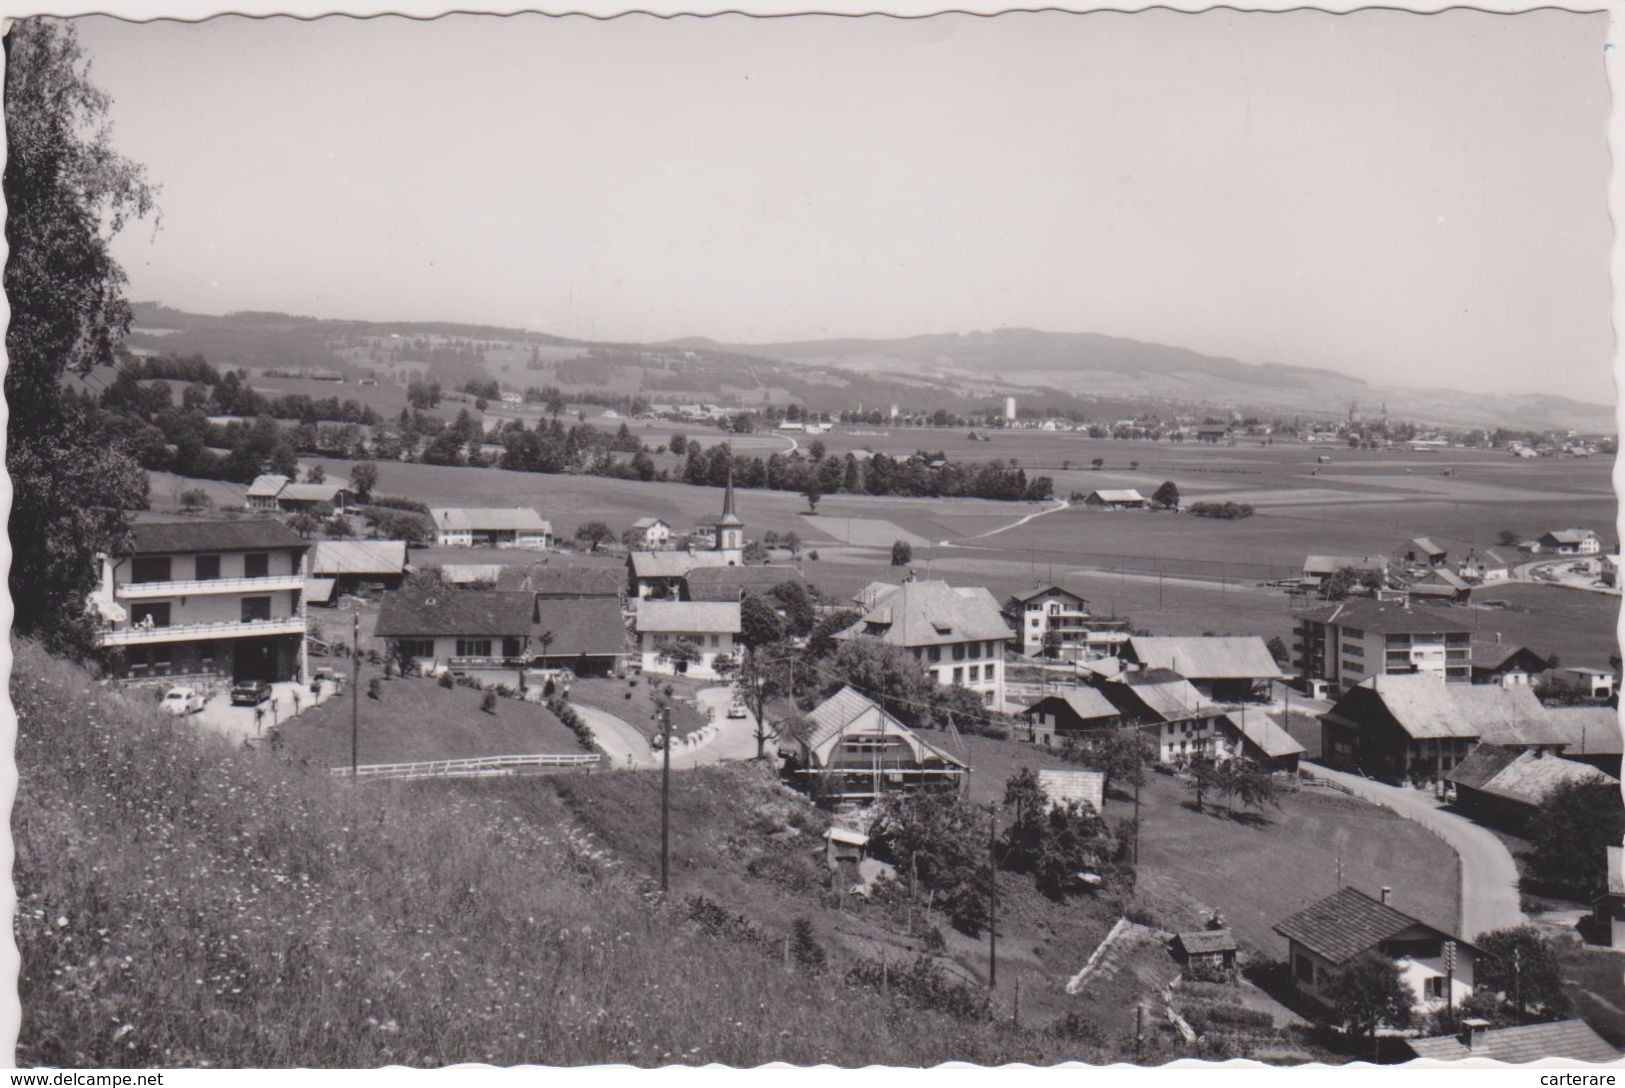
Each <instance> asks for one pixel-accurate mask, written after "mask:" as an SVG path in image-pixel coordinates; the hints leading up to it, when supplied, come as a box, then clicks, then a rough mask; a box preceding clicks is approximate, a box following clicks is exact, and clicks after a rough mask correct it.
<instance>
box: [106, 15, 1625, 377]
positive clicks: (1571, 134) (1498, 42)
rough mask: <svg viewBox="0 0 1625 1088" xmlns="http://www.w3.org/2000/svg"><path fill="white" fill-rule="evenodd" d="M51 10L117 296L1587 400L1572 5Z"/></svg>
mask: <svg viewBox="0 0 1625 1088" xmlns="http://www.w3.org/2000/svg"><path fill="white" fill-rule="evenodd" d="M77 23H78V26H79V31H80V38H81V41H82V43H83V44H84V45H85V47H86V48H87V50H88V52H89V53H90V54H91V55H92V57H93V67H92V78H93V80H94V81H95V82H96V83H97V84H98V85H100V86H101V87H103V88H104V89H105V90H107V91H108V92H109V93H110V94H111V95H112V96H113V98H114V103H115V104H114V108H113V111H112V120H113V123H114V143H115V145H116V146H117V147H118V148H119V149H120V150H121V151H122V152H123V153H125V154H126V155H128V156H129V157H131V158H133V159H136V160H137V161H140V162H142V163H144V164H146V167H147V169H148V171H149V174H150V176H151V178H152V180H154V181H156V182H158V183H159V184H160V185H161V186H162V193H161V196H160V205H161V208H162V223H161V226H159V227H158V228H157V229H156V230H155V229H154V228H153V225H152V224H151V223H150V222H149V223H142V224H137V225H135V226H133V227H131V228H129V229H128V230H127V231H126V232H125V233H124V234H123V235H121V236H120V238H119V240H118V242H117V244H116V250H115V251H116V254H117V256H118V257H119V259H120V260H121V262H122V263H123V264H124V267H125V269H126V271H127V272H128V274H129V277H130V295H131V297H132V298H135V299H140V300H157V301H162V302H164V303H165V304H167V305H171V306H176V307H179V308H181V309H185V310H192V311H198V312H204V313H225V312H228V311H231V310H242V309H254V310H278V311H286V312H291V313H300V314H309V315H313V316H318V317H335V318H360V319H371V320H414V321H427V320H445V321H463V322H475V323H483V324H495V325H507V326H517V327H525V328H531V329H537V330H542V331H547V332H552V333H556V334H559V335H564V336H571V337H586V338H595V339H603V340H634V341H655V340H662V339H668V338H675V337H682V336H708V337H711V338H713V339H716V340H721V341H725V342H730V343H765V342H774V341H785V340H800V339H815V338H821V337H896V336H910V335H915V334H920V333H928V332H954V331H958V332H970V331H973V330H976V329H991V328H996V327H1012V326H1020V327H1030V328H1039V329H1046V330H1050V331H1057V332H1097V333H1104V334H1108V335H1113V336H1123V337H1130V338H1133V339H1138V340H1147V341H1155V342H1159V343H1165V344H1172V345H1177V346H1181V347H1186V348H1190V349H1193V350H1196V351H1200V352H1204V353H1208V354H1214V355H1226V356H1232V357H1234V358H1238V359H1242V360H1244V361H1247V362H1255V363H1261V362H1282V363H1290V364H1294V365H1300V366H1312V367H1325V368H1329V369H1335V370H1341V371H1343V372H1345V373H1349V374H1352V375H1355V376H1357V377H1361V378H1365V379H1367V380H1370V381H1373V382H1378V383H1385V384H1397V385H1437V386H1448V387H1455V388H1463V389H1475V390H1484V391H1490V392H1550V393H1558V394H1564V395H1570V396H1575V397H1577V398H1579V399H1587V400H1600V401H1606V400H1610V399H1612V398H1611V393H1612V390H1611V387H1610V384H1609V376H1610V373H1611V369H1610V368H1611V357H1612V353H1613V333H1612V330H1611V325H1610V320H1609V311H1610V306H1611V301H1610V286H1609V276H1608V260H1609V251H1610V247H1611V245H1612V232H1611V231H1612V228H1611V225H1610V220H1609V215H1608V206H1607V185H1608V176H1609V170H1610V166H1609V157H1608V147H1607V139H1606V126H1607V122H1608V116H1609V91H1608V86H1607V78H1606V73H1605V70H1604V67H1603V54H1602V43H1603V40H1604V37H1605V34H1606V29H1607V24H1606V16H1605V15H1602V14H1595V15H1575V14H1569V13H1565V12H1557V11H1544V12H1537V13H1531V14H1525V15H1518V16H1505V15H1491V14H1484V13H1479V12H1472V11H1459V10H1458V11H1450V12H1447V13H1444V14H1437V15H1427V16H1423V15H1411V14H1407V13H1403V12H1363V13H1358V14H1352V15H1330V14H1324V13H1320V12H1297V13H1287V14H1262V13H1253V14H1246V13H1237V12H1212V13H1206V14H1202V15H1186V14H1179V13H1175V12H1167V11H1154V12H1145V13H1139V14H1117V13H1096V14H1089V15H1081V16H1080V15H1068V14H1065V13H1044V14H1015V15H1003V16H999V17H997V18H992V19H988V18H977V17H973V16H943V17H936V18H931V19H923V20H913V21H901V20H894V19H884V18H873V17H871V18H864V19H838V18H828V17H798V18H786V19H768V20H764V19H750V18H746V17H742V16H728V17H720V18H713V19H704V20H700V19H679V20H671V21H662V20H657V19H654V18H650V17H644V16H632V17H625V18H620V19H615V20H607V21H595V20H589V19H585V18H580V17H570V18H548V17H545V16H517V17H507V18H500V17H495V16H474V15H471V16H454V17H447V18H442V19H437V20H432V21H412V20H405V19H398V18H384V19H371V20H356V19H348V18H335V19H322V20H315V21H308V22H299V21H294V20H286V19H282V20H278V19H272V20H251V19H244V18H238V17H227V18H220V19H214V20H210V21H208V22H204V23H195V24H185V23H173V22H169V23H164V22H159V23H147V24H134V23H124V22H121V21H118V20H114V19H108V18H92V19H82V20H78V21H77Z"/></svg>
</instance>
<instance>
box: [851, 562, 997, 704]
mask: <svg viewBox="0 0 1625 1088" xmlns="http://www.w3.org/2000/svg"><path fill="white" fill-rule="evenodd" d="M835 637H836V638H841V639H853V638H876V639H879V640H881V641H882V642H887V643H890V644H891V645H893V646H900V647H902V648H903V649H905V650H907V651H909V652H910V653H911V654H913V655H914V659H915V660H916V661H918V662H920V664H922V665H924V666H925V671H926V672H927V673H928V674H929V675H930V676H931V678H932V679H933V680H935V681H936V682H937V683H939V684H943V685H950V684H958V685H960V686H961V687H965V688H969V689H970V690H971V691H974V692H976V694H977V696H978V697H979V698H980V699H981V700H982V705H984V706H988V707H993V708H994V709H1000V708H1002V707H1003V706H1004V644H1005V643H1006V642H1007V641H1009V640H1010V639H1011V638H1012V637H1013V636H1012V635H1011V634H1010V628H1009V627H1007V626H1005V622H1004V616H1003V615H1002V614H1001V612H1000V611H999V603H998V601H996V600H994V598H993V595H992V594H991V593H989V592H988V591H987V590H986V589H984V588H983V587H981V586H974V587H969V586H967V587H954V586H950V585H949V584H948V583H947V582H940V581H932V582H904V583H903V584H902V585H900V586H898V587H897V588H896V589H894V590H892V591H891V592H890V593H886V594H884V595H882V596H880V597H879V599H878V600H876V601H875V604H874V607H872V608H871V609H869V611H868V612H866V613H865V614H864V616H863V618H862V619H860V620H858V622H857V623H855V624H853V625H852V626H851V627H848V628H847V629H846V630H845V631H842V632H840V633H839V634H837V635H836V636H835Z"/></svg>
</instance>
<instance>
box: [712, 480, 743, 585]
mask: <svg viewBox="0 0 1625 1088" xmlns="http://www.w3.org/2000/svg"><path fill="white" fill-rule="evenodd" d="M717 551H719V552H721V553H722V555H723V557H724V558H725V559H726V561H727V564H728V566H730V567H737V566H739V565H740V564H742V563H744V561H745V523H744V522H742V521H740V520H739V515H737V514H735V513H734V470H733V466H732V465H729V466H728V490H727V491H725V492H724V493H723V496H722V517H720V518H718V519H717Z"/></svg>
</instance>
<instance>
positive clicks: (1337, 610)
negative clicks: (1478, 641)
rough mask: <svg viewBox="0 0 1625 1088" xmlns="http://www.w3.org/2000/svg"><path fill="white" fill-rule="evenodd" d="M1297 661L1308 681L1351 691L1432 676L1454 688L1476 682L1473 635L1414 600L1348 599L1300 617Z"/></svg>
mask: <svg viewBox="0 0 1625 1088" xmlns="http://www.w3.org/2000/svg"><path fill="white" fill-rule="evenodd" d="M1297 621H1298V622H1297V627H1296V629H1295V630H1294V632H1293V643H1292V650H1293V658H1294V664H1295V665H1296V666H1297V668H1298V672H1299V675H1300V676H1301V677H1302V678H1303V679H1305V680H1310V679H1319V680H1325V681H1328V682H1329V683H1330V684H1331V685H1333V686H1334V688H1335V689H1337V690H1339V691H1346V690H1348V689H1349V688H1351V687H1353V686H1355V685H1356V684H1360V683H1362V682H1364V681H1365V680H1367V679H1369V678H1370V677H1372V676H1386V675H1390V674H1396V673H1429V674H1431V675H1433V676H1437V677H1442V678H1443V679H1445V680H1447V681H1449V682H1450V683H1460V684H1465V683H1468V682H1469V681H1471V679H1472V664H1473V663H1472V633H1471V631H1470V629H1469V628H1468V627H1467V625H1466V624H1463V623H1461V622H1459V621H1457V620H1453V619H1447V618H1445V617H1444V616H1442V615H1440V614H1439V613H1437V612H1434V611H1430V610H1428V609H1425V608H1420V607H1415V608H1413V607H1412V606H1411V604H1410V602H1409V601H1405V602H1390V601H1371V600H1347V601H1339V602H1338V603H1336V604H1328V605H1324V606H1322V607H1320V608H1315V609H1312V610H1310V611H1308V612H1304V613H1300V614H1299V615H1298V616H1297Z"/></svg>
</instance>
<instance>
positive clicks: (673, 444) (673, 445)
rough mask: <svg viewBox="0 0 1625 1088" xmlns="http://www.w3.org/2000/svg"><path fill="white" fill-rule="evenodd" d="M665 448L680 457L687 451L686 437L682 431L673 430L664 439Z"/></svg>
mask: <svg viewBox="0 0 1625 1088" xmlns="http://www.w3.org/2000/svg"><path fill="white" fill-rule="evenodd" d="M666 448H667V449H668V450H670V451H671V452H673V453H675V454H676V455H677V456H679V457H681V456H683V454H684V453H687V452H688V439H687V438H686V437H685V436H684V435H683V432H682V431H673V432H672V434H671V437H670V438H669V439H667V440H666Z"/></svg>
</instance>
